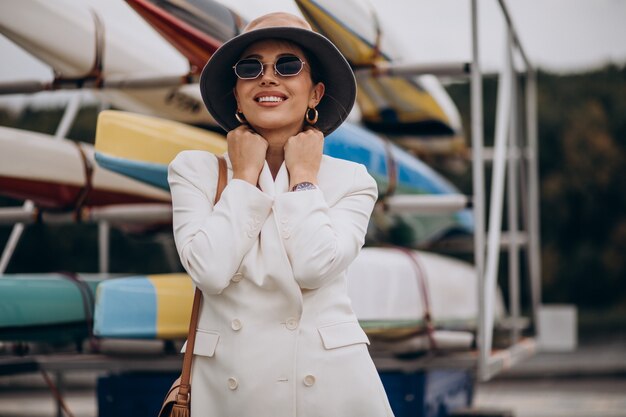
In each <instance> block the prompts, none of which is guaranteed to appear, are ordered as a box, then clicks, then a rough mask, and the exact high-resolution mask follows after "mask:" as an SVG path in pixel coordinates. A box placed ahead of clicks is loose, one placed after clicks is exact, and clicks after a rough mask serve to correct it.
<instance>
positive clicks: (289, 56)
mask: <svg viewBox="0 0 626 417" xmlns="http://www.w3.org/2000/svg"><path fill="white" fill-rule="evenodd" d="M282 58H296V59H297V60H298V61H300V63H301V65H300V70H298V72H296V73H295V74H282V73H281V72H280V71H278V70H277V69H276V63H277V62H278V61H279V60H281V59H282ZM246 60H252V61H257V62H258V63H259V65H260V66H261V71H259V73H258V74H257V75H255V76H254V77H241V76H240V75H239V74H237V65H239V63H240V62H241V61H246ZM266 65H272V67H274V75H280V76H281V77H295V76H296V75H299V74H300V73H301V72H302V70H303V69H304V66H305V65H306V62H304V61H303V60H302V58H300V57H299V56H297V55H293V54H289V55H283V56H280V57H278V59H276V61H274V62H272V63H267V64H264V63H263V62H261V60H260V59H257V58H244V59H240V60H239V61H237V62H236V63H235V65H233V71H234V72H235V75H236V76H237V78H239V79H240V80H256V79H257V78H259V77H260V76H262V75H264V74H265V66H266Z"/></svg>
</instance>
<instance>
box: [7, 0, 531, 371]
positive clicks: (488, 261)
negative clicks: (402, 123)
mask: <svg viewBox="0 0 626 417" xmlns="http://www.w3.org/2000/svg"><path fill="white" fill-rule="evenodd" d="M470 4H471V7H470V9H471V10H470V14H471V45H472V46H471V48H472V60H471V62H460V63H440V64H428V65H425V64H420V65H414V64H390V63H385V64H379V65H376V66H373V67H367V68H359V69H357V70H356V72H368V71H369V72H370V73H371V74H374V75H380V76H382V75H389V74H394V75H405V76H409V75H419V74H432V75H436V76H443V77H464V78H466V79H469V83H470V90H471V98H470V100H471V154H472V161H473V164H472V195H471V196H464V195H461V194H459V195H452V196H390V197H388V198H387V199H386V201H385V208H386V209H387V210H388V211H390V212H393V213H403V212H407V211H410V212H412V213H415V212H419V213H424V214H428V213H440V212H442V211H447V212H455V211H459V210H463V209H466V208H468V207H472V211H473V216H474V221H475V232H474V236H473V242H471V243H472V244H471V249H472V250H473V255H474V265H475V268H476V271H477V274H478V280H477V283H478V285H477V289H476V290H477V293H478V303H479V315H478V335H477V350H476V351H469V352H467V351H465V352H458V353H447V354H446V355H443V356H438V355H436V354H434V355H427V356H425V357H422V358H417V359H411V360H401V359H397V358H393V357H376V358H375V361H376V363H377V365H379V366H382V367H397V366H401V367H402V368H403V369H410V368H415V367H431V368H434V367H439V368H441V367H447V368H450V367H457V368H458V367H461V368H472V369H476V372H477V375H478V378H479V379H480V380H483V381H486V380H489V379H490V378H492V377H493V376H494V375H496V374H497V373H498V372H500V371H502V370H504V369H506V368H509V367H511V366H513V365H515V364H516V363H518V362H520V361H521V360H523V359H525V358H526V357H528V356H530V355H532V354H533V353H534V351H535V349H536V344H535V341H534V339H533V338H532V337H531V338H523V337H522V335H521V328H520V326H518V325H516V324H514V325H512V326H511V329H510V332H511V335H510V340H511V341H512V343H511V345H510V346H509V347H508V348H506V349H499V350H496V349H493V332H494V319H493V317H494V314H493V312H494V304H495V294H496V286H497V278H498V277H497V274H498V265H499V257H500V253H501V250H502V249H503V248H504V249H505V250H506V251H507V252H508V258H509V259H508V260H509V271H508V282H509V300H508V308H509V313H510V321H511V322H512V323H519V322H521V321H523V320H522V317H521V302H520V298H521V297H520V293H521V291H520V287H521V284H520V275H521V274H520V270H521V269H522V268H521V262H520V252H521V251H522V249H524V250H525V251H526V254H527V256H526V258H525V261H526V263H527V265H526V267H525V268H524V270H526V271H528V277H529V280H528V281H529V284H530V294H531V304H532V306H531V309H532V322H533V324H534V330H535V331H537V326H538V320H537V311H538V307H539V305H540V299H541V286H540V283H541V263H540V241H539V204H538V202H539V186H538V184H539V182H538V150H537V148H538V146H537V98H536V83H537V81H536V73H535V69H534V68H533V66H532V64H531V63H530V61H529V59H528V57H527V55H526V53H525V52H524V49H523V47H522V45H521V43H520V41H519V37H518V36H517V32H516V31H515V28H514V25H513V22H512V20H511V18H510V14H509V12H508V10H507V7H506V5H505V4H504V1H503V0H498V4H499V6H500V10H501V12H502V14H503V16H504V19H505V26H506V33H507V40H506V48H505V60H504V61H505V65H504V67H503V68H502V70H501V71H500V73H499V78H498V97H497V108H496V126H495V144H494V147H493V149H488V148H486V147H485V146H484V126H483V96H482V94H483V93H482V90H483V88H482V78H483V76H484V75H485V74H483V72H482V70H481V66H480V62H479V42H478V40H479V37H478V2H477V0H470ZM515 57H518V59H515ZM520 63H521V66H523V70H518V69H517V67H519V66H520V65H519V64H520ZM116 83H120V84H116ZM123 83H125V84H123ZM155 83H161V84H163V83H166V84H167V83H171V84H177V83H178V84H180V79H170V80H165V79H158V80H157V79H150V80H145V79H144V80H143V81H141V82H140V81H136V80H110V82H109V84H108V85H109V86H119V85H122V84H123V85H126V86H136V87H139V86H140V84H141V86H152V85H154V84H155ZM106 86H107V82H105V83H104V85H101V86H100V88H104V87H106ZM0 87H2V86H0ZM21 88H22V89H24V88H26V87H24V86H21ZM29 88H31V89H32V91H39V90H41V89H47V87H46V86H40V85H29ZM11 91H14V90H11ZM22 92H23V91H22ZM2 93H6V91H4V90H3V89H2V88H0V94H2ZM521 103H523V105H522V104H521ZM79 104H80V95H76V96H75V98H74V99H73V100H72V101H70V103H69V104H68V107H67V108H66V112H65V114H64V116H63V119H62V121H61V123H60V124H59V127H58V129H57V133H56V135H55V136H56V137H58V138H62V137H65V135H66V134H67V132H68V130H69V127H70V126H71V124H72V122H73V120H74V119H75V117H76V114H77V112H78V107H79ZM488 162H489V164H490V168H491V170H492V182H491V188H490V189H491V194H490V196H489V201H487V196H486V187H485V170H486V168H487V163H488ZM505 195H506V199H507V200H506V201H507V207H508V216H507V217H508V225H507V231H506V233H503V231H502V215H503V211H504V210H503V207H504V201H505V200H504V199H505ZM487 202H488V203H489V213H490V216H489V219H486V212H487V210H486V207H487ZM77 216H78V217H77ZM169 218H171V208H168V207H165V206H163V205H154V207H151V208H150V209H148V208H147V206H146V205H141V206H140V207H137V206H124V207H118V208H112V207H106V208H97V209H96V208H92V209H90V210H89V211H88V212H82V211H81V212H80V214H77V213H76V212H70V213H53V212H41V211H39V210H38V209H36V208H35V207H34V205H33V203H32V202H29V201H27V202H25V203H24V205H23V206H22V207H21V208H3V209H0V224H8V223H11V224H14V225H15V226H14V229H13V232H12V234H11V237H10V238H9V242H8V243H7V245H6V247H5V251H4V253H3V256H2V259H0V273H2V272H3V271H4V270H5V269H6V265H7V263H8V259H10V257H11V255H12V253H13V250H14V248H15V245H16V244H17V241H18V240H19V237H20V235H21V233H22V230H23V227H24V225H25V224H29V223H34V222H37V221H44V222H50V223H69V222H76V221H83V222H96V223H98V226H99V255H100V264H99V269H100V271H101V272H106V271H107V270H108V255H109V253H108V244H109V243H108V237H109V227H110V225H111V224H114V223H116V222H124V221H132V222H144V221H145V222H155V221H167V220H169ZM520 219H521V220H522V221H521V223H522V224H521V226H520V221H519V220H520ZM457 244H458V246H459V247H460V246H463V245H465V246H464V247H465V248H470V247H469V246H468V245H467V242H466V241H459V242H457Z"/></svg>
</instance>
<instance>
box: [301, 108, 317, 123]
mask: <svg viewBox="0 0 626 417" xmlns="http://www.w3.org/2000/svg"><path fill="white" fill-rule="evenodd" d="M311 110H313V111H314V112H315V116H313V117H311V116H310V112H311ZM318 116H319V113H318V112H317V109H316V108H315V107H309V108H308V109H306V113H304V120H306V122H307V123H308V124H310V125H311V126H313V125H314V124H315V123H317V118H318Z"/></svg>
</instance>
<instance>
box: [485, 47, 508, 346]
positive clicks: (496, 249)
mask: <svg viewBox="0 0 626 417" xmlns="http://www.w3.org/2000/svg"><path fill="white" fill-rule="evenodd" d="M505 53H506V56H505V60H504V67H503V68H502V72H501V74H500V78H499V79H498V100H497V103H496V128H495V139H494V142H495V143H494V159H493V170H492V178H491V193H490V201H489V203H490V204H489V230H488V232H487V258H486V262H485V300H484V301H485V326H486V327H485V347H486V349H488V350H491V344H492V339H493V320H494V305H495V293H496V288H497V277H498V264H499V261H500V238H501V235H502V206H503V203H504V180H505V176H506V165H507V159H508V152H507V138H508V132H509V126H510V118H509V117H510V111H511V79H512V72H513V68H512V67H511V65H510V64H511V61H512V59H509V56H508V55H509V54H510V50H509V48H508V43H507V45H506V48H505Z"/></svg>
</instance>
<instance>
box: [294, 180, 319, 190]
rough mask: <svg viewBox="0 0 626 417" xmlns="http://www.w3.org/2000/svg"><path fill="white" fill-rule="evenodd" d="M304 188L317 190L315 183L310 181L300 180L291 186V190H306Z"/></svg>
mask: <svg viewBox="0 0 626 417" xmlns="http://www.w3.org/2000/svg"><path fill="white" fill-rule="evenodd" d="M306 190H317V185H315V184H313V183H312V182H300V183H298V184H296V185H294V186H293V187H291V191H306Z"/></svg>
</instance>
